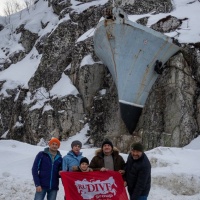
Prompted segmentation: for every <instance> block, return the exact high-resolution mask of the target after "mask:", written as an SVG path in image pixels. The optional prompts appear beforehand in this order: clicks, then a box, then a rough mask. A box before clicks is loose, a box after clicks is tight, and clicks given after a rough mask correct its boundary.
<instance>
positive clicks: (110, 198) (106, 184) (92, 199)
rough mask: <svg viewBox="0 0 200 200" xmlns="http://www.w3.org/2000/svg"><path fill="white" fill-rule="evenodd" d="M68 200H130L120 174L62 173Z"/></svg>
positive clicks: (112, 172)
mask: <svg viewBox="0 0 200 200" xmlns="http://www.w3.org/2000/svg"><path fill="white" fill-rule="evenodd" d="M61 178H62V182H63V186H64V189H65V196H66V200H119V199H120V200H128V197H127V194H126V190H125V188H124V183H123V180H122V176H121V174H120V173H119V172H115V171H107V172H100V171H94V172H61Z"/></svg>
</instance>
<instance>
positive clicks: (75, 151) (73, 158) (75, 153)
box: [62, 140, 83, 171]
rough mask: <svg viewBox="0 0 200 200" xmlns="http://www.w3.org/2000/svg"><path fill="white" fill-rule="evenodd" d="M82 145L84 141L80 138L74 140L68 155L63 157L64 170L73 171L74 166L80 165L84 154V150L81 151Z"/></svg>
mask: <svg viewBox="0 0 200 200" xmlns="http://www.w3.org/2000/svg"><path fill="white" fill-rule="evenodd" d="M81 147H82V143H81V142H80V141H79V140H74V141H73V142H72V143H71V148H72V149H71V151H69V152H68V153H67V155H66V156H64V157H63V163H62V170H63V171H73V169H72V168H73V167H74V166H77V167H78V166H79V164H80V160H81V158H83V156H82V152H80V150H81Z"/></svg>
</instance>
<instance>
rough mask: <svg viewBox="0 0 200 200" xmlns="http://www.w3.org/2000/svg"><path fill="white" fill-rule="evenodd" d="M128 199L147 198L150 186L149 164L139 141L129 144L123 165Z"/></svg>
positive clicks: (145, 199)
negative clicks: (129, 149)
mask: <svg viewBox="0 0 200 200" xmlns="http://www.w3.org/2000/svg"><path fill="white" fill-rule="evenodd" d="M125 180H126V183H127V186H128V192H129V195H130V200H147V197H148V194H149V191H150V187H151V164H150V162H149V159H148V158H147V156H146V154H145V153H144V147H143V145H142V144H141V143H134V144H132V145H131V152H130V154H129V156H128V159H127V162H126V167H125Z"/></svg>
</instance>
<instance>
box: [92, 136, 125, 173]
mask: <svg viewBox="0 0 200 200" xmlns="http://www.w3.org/2000/svg"><path fill="white" fill-rule="evenodd" d="M124 166H125V162H124V159H123V158H122V156H120V155H119V150H118V149H117V148H116V147H113V144H112V142H111V141H110V140H108V139H107V140H105V141H104V142H103V143H102V145H101V149H97V150H96V152H95V156H94V157H93V158H92V160H91V162H90V168H92V169H93V170H94V171H95V170H96V171H97V170H100V171H107V170H114V171H118V172H119V173H120V174H122V175H123V174H124Z"/></svg>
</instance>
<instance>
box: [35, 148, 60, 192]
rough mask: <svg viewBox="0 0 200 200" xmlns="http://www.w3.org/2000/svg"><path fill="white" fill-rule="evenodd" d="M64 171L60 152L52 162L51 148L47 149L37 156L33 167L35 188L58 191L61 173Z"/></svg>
mask: <svg viewBox="0 0 200 200" xmlns="http://www.w3.org/2000/svg"><path fill="white" fill-rule="evenodd" d="M61 170H62V156H61V154H60V152H59V151H58V152H57V155H56V156H55V158H54V161H53V160H52V157H51V154H50V153H49V148H45V149H44V151H41V152H39V153H38V154H37V156H36V158H35V161H34V163H33V167H32V175H33V180H34V183H35V186H36V187H37V186H41V187H42V188H44V189H52V190H58V185H59V171H61Z"/></svg>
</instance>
